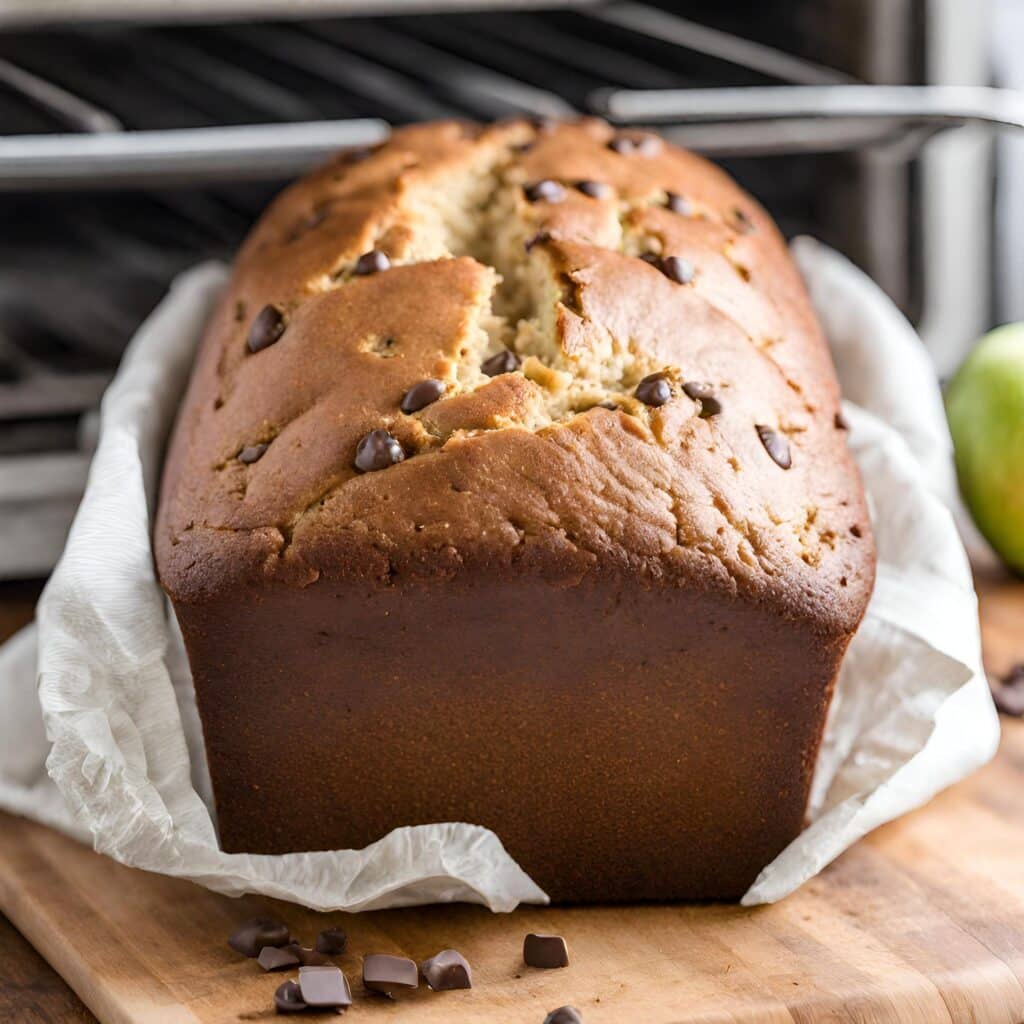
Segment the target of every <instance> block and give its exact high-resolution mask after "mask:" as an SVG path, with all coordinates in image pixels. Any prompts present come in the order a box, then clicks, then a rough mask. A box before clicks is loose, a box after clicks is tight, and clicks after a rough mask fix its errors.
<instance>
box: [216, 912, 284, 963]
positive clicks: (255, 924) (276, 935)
mask: <svg viewBox="0 0 1024 1024" xmlns="http://www.w3.org/2000/svg"><path fill="white" fill-rule="evenodd" d="M290 938H291V936H290V935H289V934H288V927H287V926H286V925H284V924H282V923H281V922H280V921H278V920H277V919H276V918H273V917H254V918H253V919H252V920H251V921H246V922H245V923H244V924H241V925H239V926H238V927H237V928H236V929H235V930H234V931H233V932H232V933H231V937H230V938H229V939H228V945H229V946H230V947H231V948H232V949H233V950H235V952H237V953H241V954H242V956H248V957H253V958H255V957H258V956H259V955H260V951H261V950H262V949H263V947H264V946H286V945H288V940H289V939H290Z"/></svg>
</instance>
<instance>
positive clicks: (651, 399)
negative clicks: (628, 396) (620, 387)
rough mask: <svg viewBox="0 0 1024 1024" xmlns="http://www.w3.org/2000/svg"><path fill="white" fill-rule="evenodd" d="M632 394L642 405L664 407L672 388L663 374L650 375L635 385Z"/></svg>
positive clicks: (670, 395)
mask: <svg viewBox="0 0 1024 1024" xmlns="http://www.w3.org/2000/svg"><path fill="white" fill-rule="evenodd" d="M633 394H634V395H636V397H637V398H639V399H640V401H641V402H643V403H644V405H653V406H655V407H657V406H659V405H664V404H665V403H666V402H667V401H668V400H669V399H670V398H671V397H672V388H671V386H670V385H669V382H668V381H667V380H665V376H664V374H661V373H651V374H648V375H647V376H646V377H644V379H643V380H642V381H640V383H639V384H637V386H636V390H635V391H634V392H633Z"/></svg>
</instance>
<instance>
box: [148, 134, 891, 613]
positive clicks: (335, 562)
mask: <svg viewBox="0 0 1024 1024" xmlns="http://www.w3.org/2000/svg"><path fill="white" fill-rule="evenodd" d="M268 309H269V310H270V311H271V312H269V313H268V312H267V311H268ZM253 339H255V344H254V342H253ZM425 381H428V382H436V384H434V385H432V387H433V391H432V393H431V396H429V397H430V400H426V399H424V400H423V401H422V402H421V401H420V398H419V397H417V400H416V401H412V400H410V398H409V396H410V394H415V395H418V392H416V391H415V390H414V389H417V388H420V389H422V387H423V382H425ZM434 393H436V397H434ZM838 410H839V394H838V387H837V384H836V380H835V376H834V373H833V369H832V365H831V361H830V358H829V355H828V352H827V349H826V347H825V344H824V342H823V340H822V337H821V334H820V330H819V328H818V325H817V323H816V320H815V318H814V316H813V313H812V311H811V309H810V306H809V303H808V300H807V297H806V294H805V291H804V287H803V284H802V282H801V280H800V278H799V275H798V273H797V271H796V269H795V267H794V266H793V264H792V262H791V260H790V258H789V255H788V253H787V251H786V248H785V244H784V242H783V240H782V239H781V237H780V236H779V234H778V231H777V230H776V228H775V227H774V225H773V224H772V222H771V220H770V218H769V217H768V216H767V215H766V214H765V213H764V211H763V210H762V209H761V208H760V207H759V206H758V205H757V204H756V203H755V202H754V201H753V200H752V199H751V198H750V197H749V196H747V195H746V194H745V193H743V192H742V191H741V190H740V189H739V188H738V187H737V186H736V185H735V184H734V183H733V182H732V181H731V180H730V179H729V178H728V176H727V175H725V174H724V173H723V172H722V171H720V170H718V169H717V168H715V167H714V166H712V165H711V164H709V163H707V162H706V161H704V160H702V159H700V158H698V157H696V156H694V155H692V154H690V153H687V152H685V151H682V150H679V149H676V148H674V147H672V146H669V145H667V144H664V145H663V144H660V143H659V140H657V139H656V137H654V136H649V135H645V134H643V133H631V134H623V133H617V132H615V131H614V130H613V129H612V128H611V127H609V126H608V125H607V124H605V123H603V122H600V121H596V120H589V119H588V120H582V121H580V122H577V123H565V124H557V125H547V126H542V127H537V126H534V125H531V124H529V123H526V122H514V123H506V124H499V125H495V126H493V127H486V128H484V127H480V126H477V125H472V124H464V123H440V124H428V125H417V126H414V127H409V128H404V129H401V130H399V131H396V132H395V133H394V135H393V136H392V137H391V139H390V140H389V141H388V142H387V143H386V144H384V145H383V146H381V147H380V148H379V149H377V150H375V151H374V152H372V153H370V154H368V155H367V154H365V153H360V154H358V159H356V158H355V157H354V156H353V155H346V154H342V155H341V156H340V157H339V158H338V159H337V160H335V161H334V162H333V163H331V164H329V165H328V166H326V167H324V168H322V169H320V170H318V171H316V172H315V173H313V174H311V175H309V176H308V177H307V178H305V179H304V180H302V181H300V182H299V183H297V184H296V185H294V186H292V187H291V188H289V189H288V190H287V191H285V192H284V193H283V194H282V195H281V196H280V197H279V198H278V199H277V200H276V202H274V204H273V205H272V206H271V207H270V209H269V210H268V211H267V213H266V214H265V216H264V217H263V218H262V219H261V221H260V222H259V224H258V225H257V226H256V227H255V229H254V230H253V232H252V234H251V236H250V237H249V239H248V240H247V242H246V244H245V246H244V248H243V250H242V252H241V253H240V255H239V258H238V262H237V266H236V268H235V273H234V275H233V278H232V282H231V285H230V286H229V288H228V290H227V293H226V294H225V296H224V298H223V301H222V302H221V303H220V306H219V309H218V311H217V313H216V315H215V317H214V320H213V322H212V324H211V326H210V329H209V332H208V335H207V337H206V339H205V342H204V343H203V345H202V348H201V351H200V355H199V359H198V365H197V368H196V371H195V373H194V376H193V380H192V384H191V388H190V391H189V395H188V398H187V401H186V406H185V409H184V411H183V413H182V417H181V425H180V427H179V429H178V432H177V434H176V437H175V440H174V444H173V446H172V450H171V454H170V457H169V460H168V465H167V469H166V474H165V479H164V501H163V505H162V508H161V514H160V521H159V523H158V528H157V538H156V543H157V553H158V561H159V564H160V567H161V576H162V579H163V582H164V584H165V586H166V587H167V588H168V589H169V590H170V591H171V593H172V595H174V596H176V597H181V598H183V599H200V598H201V597H202V595H203V594H204V593H209V592H211V591H212V590H215V589H219V588H222V587H224V586H226V585H230V584H231V582H232V580H238V579H254V578H261V579H267V578H273V579H277V580H281V581H288V582H294V583H297V584H300V585H305V584H308V583H310V582H313V581H315V580H316V579H317V578H318V577H319V576H320V575H321V574H327V575H329V576H331V577H334V578H338V577H351V578H360V579H363V578H365V579H366V580H374V579H376V580H382V581H384V582H390V581H392V580H393V579H395V578H396V577H400V576H403V575H405V576H407V577H409V578H426V577H435V576H445V575H449V574H453V573H458V572H462V571H466V570H469V569H473V568H477V569H480V568H487V570H488V571H490V572H498V571H500V570H502V569H507V570H513V571H516V572H520V571H526V572H536V573H540V574H542V575H544V576H546V577H549V578H551V579H552V580H554V581H556V582H559V583H563V584H571V583H572V582H573V581H574V580H578V579H580V578H581V577H582V576H583V575H584V574H586V573H588V572H590V571H594V570H595V569H598V568H599V569H601V570H602V571H622V572H625V573H629V574H630V575H632V576H640V577H648V578H651V579H655V578H657V579H662V580H672V579H675V580H678V581H684V580H689V581H699V583H700V585H701V586H705V585H717V586H721V587H724V588H726V589H728V590H730V591H732V592H742V593H746V594H748V595H752V596H754V597H756V598H758V599H762V598H766V599H771V600H774V601H777V602H778V603H779V606H780V608H781V609H782V610H783V611H784V612H785V613H786V614H791V615H806V616H812V617H818V618H820V616H821V613H822V609H823V608H825V609H827V615H828V618H829V619H830V620H831V621H830V626H831V627H832V628H834V629H835V630H836V631H837V632H842V631H843V630H848V629H851V628H853V626H854V625H855V624H856V622H857V621H859V618H860V615H861V612H862V609H863V604H864V601H865V600H866V595H867V592H868V589H869V588H870V585H871V578H872V565H873V561H872V554H871V540H870V535H869V530H868V526H867V517H866V511H865V507H864V503H863V496H862V494H861V490H860V486H859V481H858V478H857V473H856V470H855V469H854V467H853V465H852V463H851V460H850V456H849V454H848V452H847V448H846V439H845V433H844V432H843V431H841V430H840V429H838V428H837V426H836V424H837V422H838V420H837V415H838ZM382 438H383V439H384V441H386V445H385V444H384V443H383V442H382V441H381V439H382ZM766 439H767V440H766ZM371 448H372V452H370V449H371ZM256 451H259V452H260V455H259V457H258V458H255V457H252V456H253V453H254V452H256ZM357 452H359V453H360V454H359V455H358V456H357ZM367 452H370V454H373V455H374V456H375V457H374V458H370V457H369V456H368V455H367ZM240 453H241V454H240ZM378 456H379V457H378ZM854 527H856V528H857V531H856V532H858V533H859V537H858V536H854V533H853V532H851V528H854Z"/></svg>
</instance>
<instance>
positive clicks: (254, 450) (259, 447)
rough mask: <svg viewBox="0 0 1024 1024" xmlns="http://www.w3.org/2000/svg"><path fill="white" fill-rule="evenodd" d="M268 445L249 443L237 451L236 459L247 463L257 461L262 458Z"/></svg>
mask: <svg viewBox="0 0 1024 1024" xmlns="http://www.w3.org/2000/svg"><path fill="white" fill-rule="evenodd" d="M269 447H270V445H269V444H250V445H247V446H246V447H245V448H243V449H242V450H241V451H240V452H239V453H238V456H237V457H238V461H239V462H243V463H245V465H247V466H248V465H249V464H250V463H251V462H258V461H259V460H260V459H261V458H263V453H264V452H265V451H266V450H267V449H268V448H269Z"/></svg>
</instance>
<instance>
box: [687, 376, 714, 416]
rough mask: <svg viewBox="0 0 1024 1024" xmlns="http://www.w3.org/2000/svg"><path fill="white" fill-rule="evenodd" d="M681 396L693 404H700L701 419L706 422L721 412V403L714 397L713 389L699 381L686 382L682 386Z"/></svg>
mask: <svg viewBox="0 0 1024 1024" xmlns="http://www.w3.org/2000/svg"><path fill="white" fill-rule="evenodd" d="M683 394H685V395H686V397H687V398H692V399H693V400H694V401H695V402H700V417H701V419H704V420H706V419H709V418H710V417H712V416H717V415H718V414H719V413H720V412H721V411H722V403H721V402H719V400H718V399H717V398H716V397H715V392H714V389H713V388H712V387H711V385H710V384H705V383H704V382H703V381H699V380H688V381H687V382H686V383H685V384H684V385H683Z"/></svg>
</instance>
